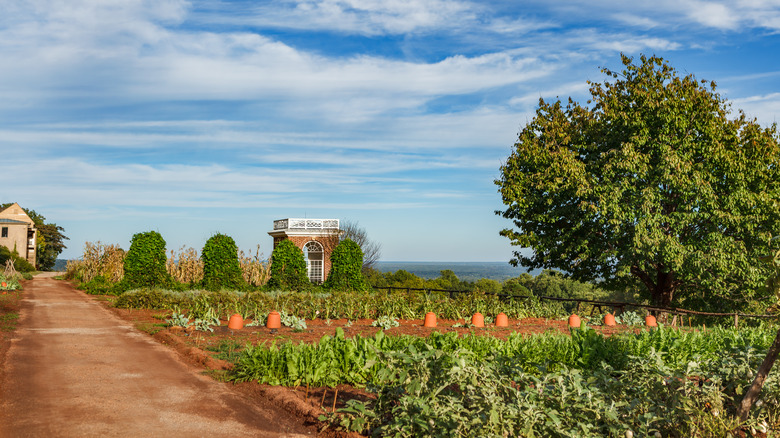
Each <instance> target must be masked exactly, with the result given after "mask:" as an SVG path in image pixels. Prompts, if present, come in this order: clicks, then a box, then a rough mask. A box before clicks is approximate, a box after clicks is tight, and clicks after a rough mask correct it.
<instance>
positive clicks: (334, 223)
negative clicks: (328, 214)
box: [268, 218, 342, 283]
mask: <svg viewBox="0 0 780 438" xmlns="http://www.w3.org/2000/svg"><path fill="white" fill-rule="evenodd" d="M341 233H342V231H341V230H340V229H339V220H338V219H295V218H289V219H279V220H276V221H274V229H273V231H269V232H268V234H270V235H271V236H272V237H273V238H274V248H276V245H277V244H279V242H281V241H283V240H290V241H292V243H294V244H295V246H297V247H298V248H300V249H301V250H302V251H303V257H304V258H305V259H306V268H307V272H308V275H309V280H310V281H311V282H313V283H322V282H324V281H325V280H326V279H327V278H328V273H330V266H331V264H330V255H331V253H332V252H333V250H334V249H335V248H336V245H338V244H339V238H340V236H341Z"/></svg>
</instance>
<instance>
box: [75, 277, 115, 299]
mask: <svg viewBox="0 0 780 438" xmlns="http://www.w3.org/2000/svg"><path fill="white" fill-rule="evenodd" d="M114 284H115V283H112V282H111V281H110V280H109V279H108V278H106V277H105V276H104V275H98V276H97V277H94V278H92V279H91V280H89V281H88V282H86V283H81V284H79V285H78V288H79V289H81V290H83V291H84V292H86V293H88V294H90V295H111V294H113V292H114Z"/></svg>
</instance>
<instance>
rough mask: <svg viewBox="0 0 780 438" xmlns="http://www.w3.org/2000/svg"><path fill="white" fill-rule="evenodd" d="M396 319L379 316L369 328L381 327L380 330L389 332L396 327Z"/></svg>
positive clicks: (397, 324)
mask: <svg viewBox="0 0 780 438" xmlns="http://www.w3.org/2000/svg"><path fill="white" fill-rule="evenodd" d="M398 326H399V323H398V319H397V318H393V317H392V316H387V315H384V316H380V317H379V318H378V319H377V320H376V321H374V322H372V323H371V327H382V330H390V329H391V328H393V327H398Z"/></svg>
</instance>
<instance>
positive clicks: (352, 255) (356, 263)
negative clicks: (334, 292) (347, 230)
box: [323, 239, 368, 290]
mask: <svg viewBox="0 0 780 438" xmlns="http://www.w3.org/2000/svg"><path fill="white" fill-rule="evenodd" d="M330 262H331V268H330V274H328V280H327V281H326V282H325V284H324V285H323V286H325V287H327V288H332V289H341V290H367V289H368V282H366V278H365V277H364V276H363V272H362V270H361V268H362V266H363V251H361V250H360V246H358V244H357V243H356V242H355V241H353V240H349V239H347V240H342V241H341V242H340V243H339V244H338V246H336V249H334V250H333V254H331V256H330Z"/></svg>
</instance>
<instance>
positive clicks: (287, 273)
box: [267, 240, 310, 290]
mask: <svg viewBox="0 0 780 438" xmlns="http://www.w3.org/2000/svg"><path fill="white" fill-rule="evenodd" d="M309 285H310V283H309V278H308V276H307V272H306V260H304V258H303V251H301V249H300V248H298V247H297V246H295V244H294V243H293V242H292V241H290V240H283V241H281V242H279V243H278V244H277V245H276V247H274V250H273V252H272V253H271V278H270V279H269V280H268V284H267V286H268V287H269V288H271V289H275V288H276V289H285V290H305V289H308V287H309Z"/></svg>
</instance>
